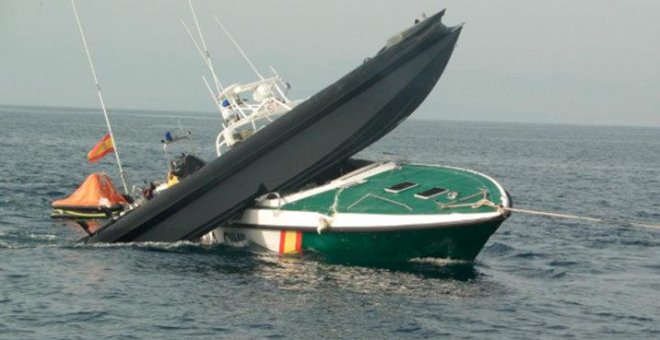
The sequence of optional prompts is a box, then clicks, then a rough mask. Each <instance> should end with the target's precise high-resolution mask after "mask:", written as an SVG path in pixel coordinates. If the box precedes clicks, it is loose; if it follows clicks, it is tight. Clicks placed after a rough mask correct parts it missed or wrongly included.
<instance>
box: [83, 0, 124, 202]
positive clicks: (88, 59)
mask: <svg viewBox="0 0 660 340" xmlns="http://www.w3.org/2000/svg"><path fill="white" fill-rule="evenodd" d="M71 6H73V14H75V16H76V22H77V23H78V30H79V31H80V37H81V38H82V42H83V46H84V47H85V53H86V54H87V61H88V62H89V67H90V68H91V70H92V77H93V78H94V83H95V84H96V93H97V94H98V97H99V101H100V102H101V109H102V110H103V116H105V124H106V125H107V126H108V134H110V140H112V147H113V148H114V149H115V152H114V154H115V158H116V159H117V168H119V178H121V183H122V185H123V186H124V193H125V194H127V195H128V194H129V191H128V184H126V173H125V172H124V169H123V168H122V166H121V160H119V151H118V150H117V144H115V136H114V135H113V134H112V126H111V125H110V119H108V110H106V108H105V102H104V101H103V95H102V94H101V85H100V84H99V80H98V78H96V70H95V69H94V63H93V62H92V56H91V54H90V53H89V47H88V46H87V40H86V39H85V33H84V32H83V28H82V24H81V23H80V16H78V8H77V7H76V2H75V0H71Z"/></svg>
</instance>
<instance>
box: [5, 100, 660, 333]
mask: <svg viewBox="0 0 660 340" xmlns="http://www.w3.org/2000/svg"><path fill="white" fill-rule="evenodd" d="M111 119H112V123H113V128H114V131H115V134H116V140H117V144H118V148H119V155H120V156H121V158H122V161H123V163H124V167H125V170H126V172H127V173H128V178H129V182H130V184H131V185H135V186H138V187H139V186H143V185H144V184H145V182H146V181H150V180H153V179H159V178H163V176H164V173H165V169H166V167H167V158H168V157H171V156H173V155H174V154H176V153H178V152H182V151H191V150H194V151H195V153H196V154H197V155H199V156H200V157H202V158H204V159H210V158H211V157H213V156H214V145H213V144H214V140H215V135H216V134H217V132H218V129H219V119H218V117H217V116H215V115H209V114H201V113H200V114H192V113H173V112H169V113H160V114H159V113H157V112H131V111H119V112H111ZM168 130H169V131H172V132H173V133H177V132H187V131H191V132H192V140H191V141H190V142H189V143H188V142H182V143H179V145H173V146H171V147H170V150H168V153H165V152H164V150H163V148H162V146H161V144H160V139H161V138H162V135H163V133H164V132H165V131H168ZM104 134H105V128H104V121H103V117H102V115H101V113H100V112H98V110H81V109H62V108H29V107H1V108H0V160H1V161H0V287H1V288H0V338H7V339H23V338H38V339H41V338H110V337H114V338H159V339H160V338H172V339H179V338H195V337H199V338H218V337H227V338H246V337H247V338H264V337H274V338H278V337H285V338H318V337H323V338H336V337H342V338H400V337H455V338H559V337H577V338H599V339H600V338H613V339H620V338H659V337H660V230H656V229H651V228H631V227H629V226H625V225H623V224H602V223H585V222H580V221H576V220H564V219H548V218H542V217H538V216H530V215H524V214H515V213H514V215H513V216H512V217H511V218H510V219H508V220H507V221H505V222H504V224H503V225H502V226H501V228H500V229H499V230H498V231H497V232H496V233H495V234H494V235H493V236H492V237H491V238H490V240H489V241H488V243H487V244H486V246H485V248H484V249H483V251H482V252H481V253H480V255H479V256H478V258H477V260H476V262H475V263H473V264H456V263H447V262H445V261H440V260H423V261H416V262H413V263H410V264H409V265H402V266H396V267H392V268H372V267H357V266H348V265H335V264H327V263H324V262H323V261H322V260H319V259H317V258H310V257H308V256H302V257H285V258H283V257H279V256H277V255H274V254H271V253H268V252H264V251H260V250H258V249H253V248H235V247H228V246H212V247H208V246H200V245H198V244H194V243H186V242H181V243H174V244H129V245H93V246H92V245H85V244H81V243H80V242H78V240H79V239H80V238H82V237H83V236H85V234H84V232H83V231H82V230H81V229H80V228H78V227H76V226H75V225H71V224H66V223H63V222H60V221H56V220H51V219H50V217H49V213H50V202H51V201H52V200H54V199H57V198H61V197H64V196H67V195H68V194H69V193H71V192H72V191H73V190H74V189H75V188H76V187H77V186H78V185H79V184H80V183H81V182H82V180H83V179H84V178H85V176H86V175H88V174H89V173H91V172H93V171H105V172H107V173H108V174H110V175H111V176H112V177H113V178H114V181H115V184H116V186H118V187H119V188H120V187H121V184H120V181H119V179H118V176H117V172H116V170H115V168H114V157H113V156H112V155H108V156H106V158H105V159H103V160H102V161H100V162H99V163H97V164H88V163H87V162H86V159H85V156H86V153H87V151H88V150H89V149H90V148H91V147H92V146H93V145H94V144H95V143H96V141H97V140H98V139H100V138H101V137H102V136H103V135H104ZM360 156H362V157H365V158H371V159H377V160H382V159H393V160H399V161H409V162H418V163H431V164H443V165H452V166H458V167H466V168H471V169H474V170H477V171H480V172H483V173H486V174H488V175H491V176H492V177H494V178H495V179H497V180H499V181H500V182H501V183H502V184H503V185H504V187H505V188H506V189H507V190H508V191H509V192H510V193H511V195H512V197H513V200H514V202H515V205H516V207H520V208H530V209H536V210H543V211H552V212H560V213H568V214H576V215H585V216H592V217H597V218H603V219H607V220H630V221H640V222H648V223H655V224H659V223H660V213H659V211H660V129H658V128H644V127H602V126H568V125H531V124H511V123H468V122H451V121H422V120H415V119H411V120H408V121H406V122H405V123H404V124H402V125H401V126H400V127H399V128H397V129H396V130H394V131H393V132H392V133H391V134H389V135H388V136H386V137H385V138H384V139H382V140H381V141H379V142H378V143H376V144H374V145H373V146H371V147H370V148H368V149H366V150H365V151H363V152H362V153H361V154H360Z"/></svg>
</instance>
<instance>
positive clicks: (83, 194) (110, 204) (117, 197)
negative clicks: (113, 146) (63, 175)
mask: <svg viewBox="0 0 660 340" xmlns="http://www.w3.org/2000/svg"><path fill="white" fill-rule="evenodd" d="M127 203H128V202H127V201H126V198H124V196H123V195H122V194H121V193H119V192H118V191H117V189H116V188H115V186H114V185H113V184H112V180H111V179H110V177H109V176H108V175H106V174H104V173H99V172H95V173H92V174H91V175H89V176H87V178H86V179H85V181H84V182H83V183H82V184H81V185H80V186H79V187H78V189H76V191H74V192H73V194H71V195H70V196H69V197H67V198H63V199H59V200H55V201H53V203H52V206H53V209H75V210H115V209H122V208H123V206H124V204H127Z"/></svg>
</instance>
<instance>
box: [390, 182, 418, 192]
mask: <svg viewBox="0 0 660 340" xmlns="http://www.w3.org/2000/svg"><path fill="white" fill-rule="evenodd" d="M418 185H419V184H417V183H414V182H402V183H397V184H394V185H392V186H390V187H387V188H385V191H386V192H389V193H392V194H398V193H400V192H402V191H406V190H408V189H412V188H414V187H416V186H418Z"/></svg>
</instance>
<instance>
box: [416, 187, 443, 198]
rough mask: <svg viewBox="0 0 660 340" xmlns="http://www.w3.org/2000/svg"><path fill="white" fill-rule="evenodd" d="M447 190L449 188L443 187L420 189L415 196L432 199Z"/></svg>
mask: <svg viewBox="0 0 660 340" xmlns="http://www.w3.org/2000/svg"><path fill="white" fill-rule="evenodd" d="M445 192H447V189H445V188H441V187H433V188H431V189H428V190H424V191H420V192H418V193H416V194H415V197H417V198H419V199H423V200H427V199H431V198H433V197H436V196H439V195H442V194H444V193H445Z"/></svg>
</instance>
